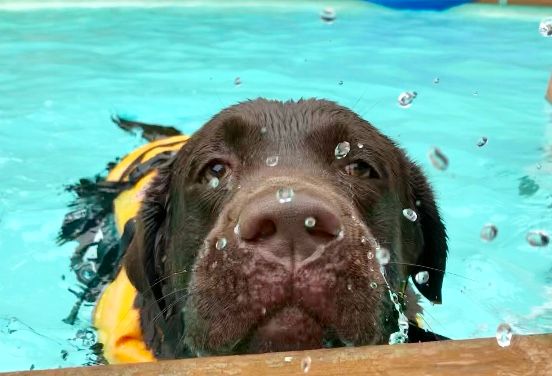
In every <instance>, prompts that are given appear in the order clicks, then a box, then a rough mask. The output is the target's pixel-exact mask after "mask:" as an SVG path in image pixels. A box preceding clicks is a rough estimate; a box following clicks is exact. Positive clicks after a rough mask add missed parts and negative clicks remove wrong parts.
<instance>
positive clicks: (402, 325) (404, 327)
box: [398, 312, 408, 333]
mask: <svg viewBox="0 0 552 376" xmlns="http://www.w3.org/2000/svg"><path fill="white" fill-rule="evenodd" d="M398 324H399V330H400V331H402V332H403V333H406V332H408V319H407V318H406V316H405V315H404V313H402V312H401V313H400V315H399V320H398Z"/></svg>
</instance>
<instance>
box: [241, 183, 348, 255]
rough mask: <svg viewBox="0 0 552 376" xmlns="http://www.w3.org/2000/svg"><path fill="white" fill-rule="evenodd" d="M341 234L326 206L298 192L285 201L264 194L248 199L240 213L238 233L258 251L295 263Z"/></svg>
mask: <svg viewBox="0 0 552 376" xmlns="http://www.w3.org/2000/svg"><path fill="white" fill-rule="evenodd" d="M341 231H342V224H341V221H340V219H339V216H338V215H337V210H336V209H333V210H332V208H331V204H330V203H328V202H326V201H324V200H323V199H321V198H318V197H315V196H312V195H309V194H306V193H302V192H298V193H296V194H295V195H294V196H293V199H289V200H278V198H277V197H276V195H268V194H266V195H263V196H260V197H256V198H254V199H253V200H251V202H249V203H248V205H247V206H246V207H245V208H244V209H243V211H242V212H241V214H240V220H239V232H238V234H239V237H240V238H241V239H242V240H243V241H245V242H249V243H255V248H256V249H258V250H259V251H260V252H268V253H270V254H271V255H274V256H276V257H277V258H279V259H282V260H283V261H288V260H289V261H293V262H296V263H297V262H300V261H302V260H304V259H306V258H308V257H309V256H310V255H312V254H313V253H314V251H315V250H316V249H317V247H318V246H320V245H325V244H327V243H329V242H331V241H333V240H335V239H337V238H338V237H340V236H342V232H341Z"/></svg>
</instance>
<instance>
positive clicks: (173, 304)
mask: <svg viewBox="0 0 552 376" xmlns="http://www.w3.org/2000/svg"><path fill="white" fill-rule="evenodd" d="M177 291H178V290H177ZM187 298H188V294H186V295H184V296H181V297H180V298H178V299H176V300H175V301H174V302H172V303H171V304H169V305H168V306H166V307H165V308H163V309H162V310H161V311H160V312H159V313H158V314H157V315H155V316H154V317H153V319H151V321H150V322H149V325H151V324H155V321H157V319H159V317H161V316H162V315H163V314H164V313H165V312H167V311H168V310H169V309H171V308H172V307H174V306H175V305H177V304H178V303H181V302H183V301H185V300H186V299H187Z"/></svg>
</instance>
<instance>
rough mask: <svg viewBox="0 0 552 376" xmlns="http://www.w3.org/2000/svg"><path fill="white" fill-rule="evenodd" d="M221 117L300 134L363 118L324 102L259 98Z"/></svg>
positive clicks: (228, 110) (232, 109) (234, 108)
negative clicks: (234, 118)
mask: <svg viewBox="0 0 552 376" xmlns="http://www.w3.org/2000/svg"><path fill="white" fill-rule="evenodd" d="M221 116H222V117H229V118H232V117H240V118H242V119H243V121H244V122H245V123H246V124H248V125H250V126H252V127H265V128H266V131H270V130H272V131H275V132H276V131H278V132H300V131H309V130H310V129H312V128H319V127H321V126H325V125H330V124H334V123H336V122H339V123H348V122H358V121H361V119H360V118H359V117H358V116H357V115H356V114H355V113H353V112H352V111H351V110H349V109H347V108H345V107H342V106H339V105H338V104H336V103H334V102H331V101H328V100H321V99H306V100H299V101H286V102H281V101H276V100H266V99H256V100H252V101H247V102H242V103H239V104H237V105H235V106H232V107H230V108H228V109H226V110H224V111H222V112H221Z"/></svg>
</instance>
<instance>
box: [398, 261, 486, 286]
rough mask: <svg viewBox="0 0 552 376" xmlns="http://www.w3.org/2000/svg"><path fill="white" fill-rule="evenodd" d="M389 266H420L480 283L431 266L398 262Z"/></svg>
mask: <svg viewBox="0 0 552 376" xmlns="http://www.w3.org/2000/svg"><path fill="white" fill-rule="evenodd" d="M389 264H396V265H406V266H419V267H420V268H424V269H429V270H434V271H436V272H441V273H443V274H449V275H453V276H455V277H458V278H463V279H467V280H468V281H472V282H479V281H476V280H475V279H471V278H468V277H465V276H463V275H460V274H456V273H453V272H447V271H445V270H443V269H439V268H432V267H429V266H426V265H420V264H412V263H409V262H396V261H389Z"/></svg>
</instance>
